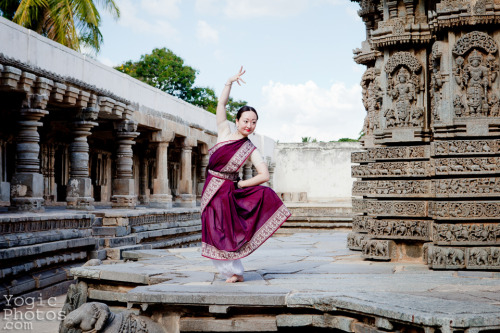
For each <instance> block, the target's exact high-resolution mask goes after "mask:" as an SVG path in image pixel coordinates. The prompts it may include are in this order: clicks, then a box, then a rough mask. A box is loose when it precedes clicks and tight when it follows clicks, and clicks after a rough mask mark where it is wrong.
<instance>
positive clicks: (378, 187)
mask: <svg viewBox="0 0 500 333" xmlns="http://www.w3.org/2000/svg"><path fill="white" fill-rule="evenodd" d="M431 185H432V183H431V181H430V180H377V181H356V182H354V183H353V187H352V194H353V195H358V196H363V195H364V196H379V197H383V196H400V195H405V196H432V186H431Z"/></svg>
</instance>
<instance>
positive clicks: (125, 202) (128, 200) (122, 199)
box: [111, 195, 137, 208]
mask: <svg viewBox="0 0 500 333" xmlns="http://www.w3.org/2000/svg"><path fill="white" fill-rule="evenodd" d="M136 205H137V196H135V195H113V196H112V197H111V207H113V208H135V206H136Z"/></svg>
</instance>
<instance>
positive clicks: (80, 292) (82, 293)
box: [59, 281, 87, 333]
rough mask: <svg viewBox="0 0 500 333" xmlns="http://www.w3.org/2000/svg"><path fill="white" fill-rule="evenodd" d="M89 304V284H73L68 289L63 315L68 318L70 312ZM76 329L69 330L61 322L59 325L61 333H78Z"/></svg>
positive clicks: (81, 282)
mask: <svg viewBox="0 0 500 333" xmlns="http://www.w3.org/2000/svg"><path fill="white" fill-rule="evenodd" d="M85 302H87V284H86V283H85V282H83V281H80V282H79V283H78V284H76V285H75V284H72V285H70V286H69V288H68V293H67V294H66V301H65V302H64V306H63V308H62V311H61V312H62V314H64V316H67V315H68V314H69V313H70V312H72V311H74V310H75V309H77V308H79V307H80V306H81V305H82V304H84V303H85ZM76 332H77V331H76V329H74V328H69V327H67V326H65V325H64V322H61V323H60V325H59V333H76Z"/></svg>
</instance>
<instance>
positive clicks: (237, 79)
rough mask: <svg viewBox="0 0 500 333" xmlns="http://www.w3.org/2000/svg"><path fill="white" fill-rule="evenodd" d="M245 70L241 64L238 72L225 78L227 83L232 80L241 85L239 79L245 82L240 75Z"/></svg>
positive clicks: (229, 83)
mask: <svg viewBox="0 0 500 333" xmlns="http://www.w3.org/2000/svg"><path fill="white" fill-rule="evenodd" d="M245 72H246V71H245V70H244V69H243V66H241V68H240V71H239V72H238V74H236V75H233V76H231V77H230V78H229V79H228V80H227V85H231V84H232V83H233V82H236V83H238V85H240V86H241V84H240V81H241V82H243V83H246V82H245V81H243V79H242V78H241V76H242V75H243V74H245Z"/></svg>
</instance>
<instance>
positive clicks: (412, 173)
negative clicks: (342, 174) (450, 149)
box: [351, 161, 431, 178]
mask: <svg viewBox="0 0 500 333" xmlns="http://www.w3.org/2000/svg"><path fill="white" fill-rule="evenodd" d="M430 171H431V165H430V163H429V162H427V161H416V162H377V163H369V164H367V165H354V166H353V167H352V169H351V174H352V177H354V178H375V177H425V176H428V175H429V174H430Z"/></svg>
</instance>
